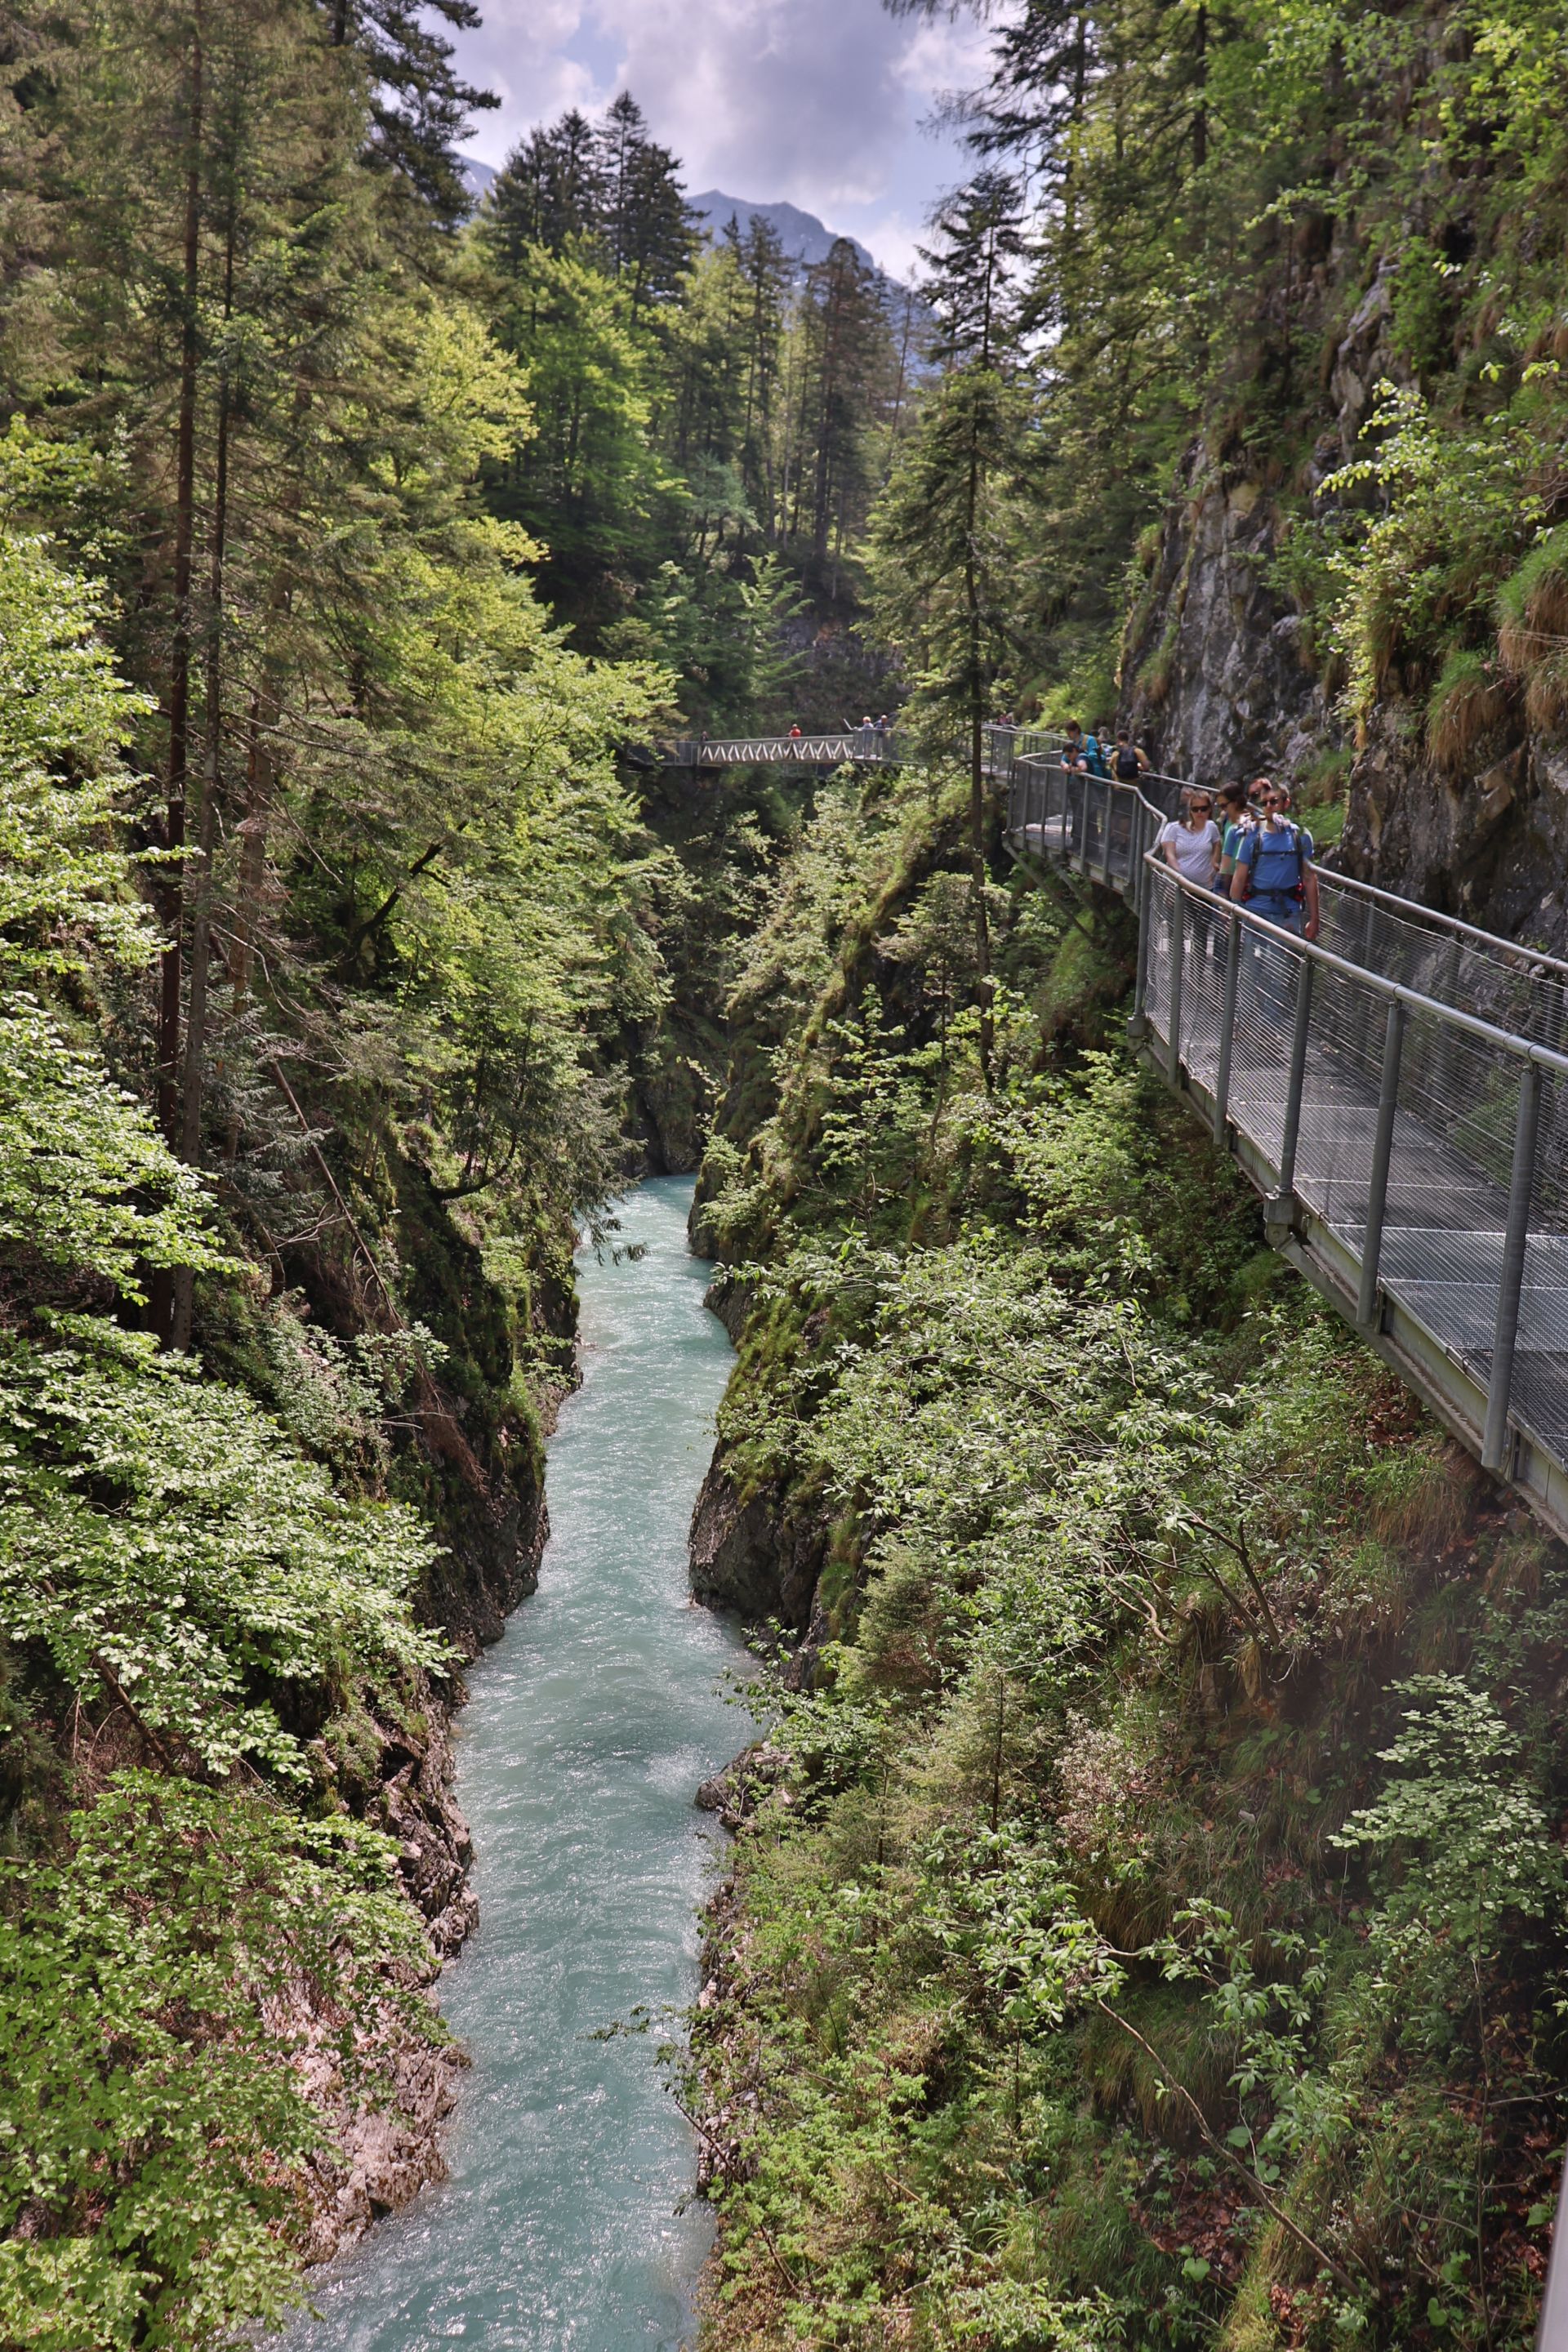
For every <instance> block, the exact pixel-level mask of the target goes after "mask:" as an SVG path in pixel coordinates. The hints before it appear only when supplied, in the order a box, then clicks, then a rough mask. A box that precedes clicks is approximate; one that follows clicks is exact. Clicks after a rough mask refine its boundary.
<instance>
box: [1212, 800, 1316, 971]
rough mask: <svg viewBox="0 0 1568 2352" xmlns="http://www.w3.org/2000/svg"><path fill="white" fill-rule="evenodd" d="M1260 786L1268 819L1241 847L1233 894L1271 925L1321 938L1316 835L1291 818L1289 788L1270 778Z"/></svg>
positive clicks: (1257, 826)
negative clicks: (1314, 864) (1319, 932)
mask: <svg viewBox="0 0 1568 2352" xmlns="http://www.w3.org/2000/svg"><path fill="white" fill-rule="evenodd" d="M1258 782H1260V783H1261V784H1262V786H1263V792H1262V802H1263V819H1262V822H1261V824H1257V825H1255V826H1254V827H1253V829H1252V831H1251V832H1250V833H1247V834H1244V835H1242V837H1241V839H1240V840H1239V841H1238V843H1237V851H1236V871H1235V872H1234V874H1233V875H1232V876H1231V880H1230V895H1231V897H1232V898H1236V899H1238V900H1239V901H1240V902H1241V904H1242V905H1243V906H1245V907H1246V908H1247V909H1248V911H1249V912H1250V913H1252V914H1254V915H1261V916H1262V918H1263V919H1264V921H1265V922H1266V923H1274V924H1277V925H1278V926H1279V929H1280V930H1282V931H1294V932H1295V933H1296V934H1297V935H1298V937H1299V938H1301V939H1308V940H1315V939H1316V938H1317V936H1318V928H1319V920H1320V917H1319V908H1318V876H1317V870H1316V868H1315V867H1314V866H1313V864H1312V858H1313V856H1314V854H1315V851H1314V845H1313V841H1312V836H1311V835H1310V833H1309V832H1308V831H1307V829H1306V827H1305V825H1300V824H1296V823H1295V822H1294V821H1293V819H1292V818H1291V815H1290V787H1289V784H1277V783H1274V782H1271V781H1270V779H1269V778H1268V777H1267V776H1262V777H1260V778H1259V779H1258Z"/></svg>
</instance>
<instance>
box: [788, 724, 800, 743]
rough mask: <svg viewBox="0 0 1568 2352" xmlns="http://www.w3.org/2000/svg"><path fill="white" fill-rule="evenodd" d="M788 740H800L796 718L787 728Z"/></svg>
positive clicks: (793, 741)
mask: <svg viewBox="0 0 1568 2352" xmlns="http://www.w3.org/2000/svg"><path fill="white" fill-rule="evenodd" d="M789 740H790V741H791V742H792V743H798V742H799V741H800V721H799V719H796V721H795V725H794V726H793V727H792V728H791V729H790V730H789Z"/></svg>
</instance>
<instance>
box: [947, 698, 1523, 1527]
mask: <svg viewBox="0 0 1568 2352" xmlns="http://www.w3.org/2000/svg"><path fill="white" fill-rule="evenodd" d="M989 764H990V767H991V770H992V772H993V774H994V776H996V777H997V778H998V779H1000V780H1003V781H1005V782H1006V785H1007V788H1008V802H1007V819H1006V838H1007V843H1008V845H1009V847H1010V848H1011V850H1012V851H1013V853H1014V854H1015V856H1017V857H1019V858H1021V859H1023V860H1025V861H1026V862H1027V861H1031V860H1049V861H1052V862H1055V863H1058V864H1062V865H1066V866H1070V867H1072V868H1073V869H1074V870H1075V871H1077V872H1079V873H1080V874H1083V875H1085V876H1087V877H1089V878H1090V879H1092V880H1094V881H1097V882H1100V883H1102V884H1104V885H1106V886H1107V887H1110V888H1112V889H1115V890H1118V891H1120V892H1121V894H1122V895H1123V896H1124V897H1126V898H1129V899H1131V902H1132V903H1133V905H1134V906H1135V907H1136V908H1137V912H1138V918H1139V929H1138V978H1137V987H1136V995H1135V1000H1134V1018H1133V1030H1134V1034H1135V1035H1136V1036H1138V1037H1139V1038H1140V1039H1141V1040H1142V1045H1143V1050H1144V1051H1145V1053H1146V1054H1147V1055H1149V1056H1150V1057H1151V1058H1152V1060H1153V1061H1154V1063H1155V1065H1156V1066H1157V1067H1158V1068H1159V1070H1160V1071H1161V1073H1162V1075H1163V1076H1164V1078H1165V1080H1166V1082H1167V1083H1168V1084H1169V1085H1170V1086H1171V1087H1173V1088H1175V1089H1177V1090H1178V1091H1180V1092H1182V1093H1184V1095H1185V1096H1186V1097H1188V1098H1189V1100H1190V1101H1191V1103H1192V1104H1193V1106H1194V1109H1196V1110H1198V1111H1199V1112H1200V1113H1201V1115H1202V1117H1203V1118H1205V1121H1206V1122H1208V1123H1209V1125H1210V1126H1211V1127H1212V1129H1213V1132H1214V1135H1215V1140H1216V1142H1218V1143H1219V1144H1221V1145H1222V1147H1224V1148H1226V1149H1228V1150H1232V1151H1234V1152H1235V1153H1236V1155H1237V1159H1238V1160H1239V1161H1240V1163H1241V1165H1242V1166H1243V1168H1244V1169H1245V1170H1246V1171H1247V1174H1248V1176H1249V1177H1250V1178H1251V1179H1252V1181H1254V1183H1256V1184H1257V1185H1258V1189H1259V1190H1260V1192H1262V1193H1263V1196H1264V1201H1265V1214H1266V1220H1267V1223H1268V1231H1269V1234H1270V1237H1271V1239H1273V1240H1274V1241H1275V1242H1276V1244H1277V1245H1278V1246H1279V1247H1280V1248H1281V1249H1282V1250H1283V1251H1284V1252H1285V1254H1286V1255H1288V1256H1289V1258H1290V1259H1291V1260H1292V1261H1293V1263H1295V1264H1296V1265H1298V1266H1300V1269H1301V1271H1302V1272H1303V1273H1305V1274H1306V1275H1307V1276H1309V1277H1310V1279H1311V1280H1312V1281H1313V1282H1314V1283H1315V1284H1316V1285H1317V1286H1318V1287H1319V1289H1320V1290H1321V1291H1322V1292H1323V1293H1324V1294H1325V1295H1326V1296H1327V1297H1329V1298H1330V1299H1331V1300H1332V1302H1333V1303H1334V1305H1335V1306H1336V1307H1339V1308H1340V1309H1341V1311H1342V1313H1343V1314H1344V1315H1345V1316H1346V1317H1347V1318H1348V1319H1349V1320H1350V1321H1352V1322H1353V1323H1354V1324H1355V1325H1356V1326H1357V1327H1358V1328H1360V1329H1361V1330H1362V1331H1363V1332H1364V1333H1365V1334H1366V1336H1367V1338H1368V1339H1370V1340H1371V1341H1372V1343H1373V1345H1374V1346H1375V1347H1376V1348H1377V1349H1379V1351H1380V1352H1381V1353H1382V1354H1383V1355H1384V1358H1385V1359H1386V1360H1388V1361H1389V1362H1390V1363H1391V1364H1393V1365H1394V1368H1395V1369H1396V1370H1398V1371H1399V1372H1400V1373H1401V1375H1402V1376H1403V1377H1404V1378H1405V1380H1407V1381H1409V1382H1410V1384H1411V1385H1412V1386H1413V1387H1414V1388H1415V1389H1416V1390H1417V1391H1419V1393H1420V1394H1421V1395H1422V1396H1423V1397H1424V1398H1425V1399H1426V1402H1428V1403H1429V1404H1430V1405H1431V1406H1432V1408H1433V1410H1434V1411H1435V1412H1436V1413H1437V1414H1438V1416H1439V1417H1440V1418H1441V1419H1442V1420H1443V1421H1444V1422H1445V1423H1447V1426H1448V1427H1449V1428H1450V1429H1451V1430H1452V1431H1453V1432H1454V1433H1455V1434H1456V1435H1457V1436H1458V1437H1459V1438H1460V1439H1462V1440H1463V1442H1464V1443H1465V1444H1467V1445H1468V1446H1469V1447H1470V1448H1471V1450H1472V1451H1473V1452H1475V1453H1476V1454H1479V1456H1480V1459H1481V1460H1482V1462H1483V1463H1484V1464H1485V1465H1486V1466H1487V1467H1488V1468H1489V1469H1491V1470H1495V1471H1497V1472H1499V1473H1500V1475H1503V1476H1504V1477H1506V1478H1508V1479H1510V1481H1511V1482H1512V1483H1513V1484H1514V1485H1515V1486H1518V1487H1519V1488H1520V1490H1521V1492H1522V1493H1523V1494H1524V1495H1525V1496H1527V1497H1528V1498H1529V1500H1530V1501H1531V1504H1532V1505H1533V1506H1534V1507H1535V1508H1536V1509H1537V1510H1538V1511H1539V1512H1540V1514H1541V1515H1542V1517H1544V1518H1545V1519H1546V1520H1547V1521H1548V1522H1549V1523H1550V1524H1551V1525H1552V1527H1553V1528H1556V1529H1557V1531H1558V1532H1559V1533H1560V1534H1563V1535H1564V1536H1568V963H1564V962H1563V961H1560V960H1558V959H1556V958H1553V957H1550V956H1546V955H1539V954H1536V953H1534V952H1533V951H1531V950H1525V949H1521V948H1520V947H1518V946H1517V945H1515V944H1513V943H1512V942H1510V941H1509V940H1500V939H1496V938H1493V937H1491V936H1490V935H1489V934H1488V933H1486V932H1484V931H1480V930H1478V929H1476V928H1475V927H1474V926H1473V925H1470V924H1466V923H1462V922H1459V921H1457V920H1455V919H1452V918H1450V917H1447V916H1442V915H1438V914H1436V913H1435V912H1434V911H1433V910H1432V909H1430V908H1423V907H1420V906H1417V905H1415V904H1414V903H1413V902H1412V901H1410V900H1407V899H1404V898H1398V897H1396V896H1394V894H1393V893H1392V892H1389V891H1384V890H1378V889H1374V888H1373V887H1370V886H1368V885H1367V884H1365V883H1360V882H1354V881H1352V880H1351V879H1350V878H1349V877H1344V876H1340V875H1331V874H1328V873H1324V872H1322V871H1321V869H1320V890H1321V930H1320V935H1319V938H1318V939H1317V940H1316V941H1315V942H1313V943H1309V942H1308V941H1306V940H1301V939H1298V938H1295V937H1293V936H1292V935H1291V934H1290V933H1289V932H1286V931H1281V930H1279V929H1276V928H1275V927H1274V926H1273V925H1272V924H1269V923H1267V922H1265V921H1263V920H1262V919H1260V918H1259V917H1258V916H1257V915H1255V914H1253V913H1252V912H1251V911H1250V910H1248V909H1247V908H1243V907H1240V906H1238V905H1236V904H1235V903H1233V902H1232V901H1231V900H1229V899H1227V898H1220V897H1216V896H1215V894H1214V893H1212V892H1210V891H1207V890H1204V889H1200V888H1198V887H1194V885H1192V884H1189V883H1187V882H1185V881H1184V880H1182V879H1181V878H1180V877H1178V876H1177V875H1176V874H1175V873H1174V872H1173V870H1172V869H1171V868H1170V866H1168V865H1166V864H1165V863H1163V861H1162V860H1161V859H1160V858H1159V857H1157V856H1155V855H1154V854H1153V852H1154V842H1155V838H1156V836H1157V834H1158V832H1159V829H1160V827H1161V825H1162V824H1163V823H1164V822H1165V820H1166V818H1167V816H1169V815H1172V814H1175V811H1176V809H1177V807H1178V804H1179V799H1180V794H1181V793H1182V791H1183V790H1184V785H1183V784H1182V782H1180V781H1179V780H1178V779H1175V778H1172V777H1160V776H1145V777H1143V778H1142V780H1141V781H1140V782H1139V783H1137V784H1130V783H1129V784H1119V783H1115V782H1108V781H1104V780H1102V779H1100V778H1097V777H1093V776H1088V775H1085V774H1083V773H1081V772H1078V771H1075V770H1069V769H1067V768H1064V767H1063V766H1062V764H1061V758H1060V751H1059V748H1058V746H1057V745H1056V744H1055V742H1054V741H1053V740H1051V739H1049V738H1045V737H1042V736H1039V735H1035V736H1029V735H1027V734H1026V733H1024V732H1023V731H1022V730H1004V729H994V730H991V735H990V743H989Z"/></svg>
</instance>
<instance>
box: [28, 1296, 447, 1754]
mask: <svg viewBox="0 0 1568 2352" xmlns="http://www.w3.org/2000/svg"><path fill="white" fill-rule="evenodd" d="M58 1332H59V1338H60V1339H61V1341H62V1342H65V1343H68V1344H61V1345H58V1346H56V1347H54V1348H50V1349H38V1348H35V1347H30V1346H27V1345H26V1344H24V1343H22V1342H20V1341H18V1340H16V1339H14V1338H8V1339H0V1422H3V1424H4V1433H3V1434H0V1627H3V1629H4V1631H5V1633H7V1634H8V1635H9V1636H10V1638H11V1639H12V1640H13V1641H17V1642H29V1641H39V1642H42V1643H45V1644H46V1645H47V1651H48V1654H49V1656H50V1658H51V1659H52V1661H53V1664H54V1666H55V1669H56V1671H57V1672H58V1675H60V1676H61V1677H62V1679H63V1680H64V1681H65V1682H66V1683H67V1684H68V1685H69V1687H70V1688H72V1689H73V1690H74V1691H76V1692H77V1693H78V1694H79V1696H87V1697H89V1699H90V1698H93V1697H97V1696H101V1695H102V1692H103V1689H104V1687H105V1686H107V1688H108V1689H109V1691H110V1693H111V1694H112V1696H114V1697H115V1698H116V1700H118V1701H119V1702H120V1703H121V1704H125V1705H128V1706H130V1707H132V1708H133V1709H134V1712H135V1716H136V1718H137V1720H138V1722H139V1723H140V1724H141V1725H142V1726H143V1727H144V1728H145V1730H146V1732H147V1733H148V1734H149V1735H150V1736H151V1738H153V1741H154V1742H157V1743H159V1744H160V1745H163V1747H164V1748H165V1750H166V1752H167V1751H188V1752H189V1753H190V1754H191V1755H193V1756H195V1758H197V1759H200V1761H201V1763H202V1764H203V1765H204V1766H205V1768H207V1769H216V1770H220V1771H222V1770H227V1769H229V1768H230V1767H231V1766H233V1765H234V1764H235V1763H236V1762H237V1761H238V1760H239V1759H241V1758H251V1759H255V1760H256V1761H258V1762H261V1763H265V1764H266V1765H268V1767H269V1768H270V1769H272V1770H274V1771H276V1772H279V1773H282V1774H283V1775H285V1776H286V1777H289V1778H292V1779H295V1780H298V1779H300V1778H301V1777H302V1776H303V1774H304V1772H305V1765H304V1761H303V1759H302V1755H301V1752H300V1746H299V1742H298V1741H297V1739H296V1738H293V1737H292V1736H291V1735H290V1734H289V1733H287V1732H286V1731H285V1730H284V1728H283V1727H282V1725H281V1723H280V1722H279V1717H278V1713H277V1711H276V1709H275V1707H274V1706H273V1705H272V1704H270V1703H269V1702H268V1699H267V1697H266V1696H264V1694H265V1692H266V1689H267V1686H268V1684H269V1683H280V1684H281V1683H289V1684H295V1685H315V1686H317V1687H318V1689H319V1691H320V1694H321V1698H322V1699H323V1700H324V1699H325V1698H326V1696H328V1694H329V1693H330V1692H331V1691H333V1690H336V1691H338V1692H343V1691H345V1690H346V1689H347V1688H348V1687H349V1686H351V1685H353V1681H354V1680H355V1678H356V1677H362V1676H363V1677H374V1676H378V1675H391V1674H396V1673H399V1672H402V1673H409V1672H413V1671H415V1670H416V1669H418V1668H420V1667H427V1666H433V1665H437V1664H440V1663H442V1662H443V1661H444V1660H445V1658H446V1657H447V1649H446V1645H445V1643H443V1642H441V1641H440V1640H439V1639H437V1637H436V1636H434V1635H432V1634H429V1633H423V1632H420V1631H419V1630H418V1629H416V1626H415V1624H414V1622H413V1621H412V1618H411V1616H410V1614H409V1607H408V1601H409V1596H410V1594H411V1593H412V1592H413V1591H415V1590H416V1587H417V1584H418V1581H419V1579H420V1577H421V1575H422V1574H423V1572H424V1570H426V1568H427V1567H428V1566H429V1564H430V1562H431V1560H432V1559H434V1558H435V1557H436V1552H437V1547H436V1546H435V1545H434V1544H433V1543H432V1542H431V1540H430V1538H429V1537H428V1536H427V1534H426V1532H425V1530H424V1528H423V1527H422V1525H421V1523H420V1521H419V1520H418V1519H417V1518H416V1516H415V1514H414V1513H413V1512H412V1511H410V1510H407V1509H405V1507H402V1506H400V1505H395V1504H385V1503H363V1502H349V1501H346V1500H344V1499H343V1498H342V1496H339V1495H337V1494H336V1493H334V1491H333V1489H332V1486H331V1480H330V1479H329V1477H328V1476H327V1474H326V1473H325V1471H323V1470H321V1469H320V1468H318V1467H317V1466H316V1465H314V1464H312V1463H309V1462H305V1461H302V1460H301V1459H300V1456H299V1455H298V1454H296V1453H295V1452H294V1451H293V1449H292V1448H291V1447H290V1445H289V1443H288V1441H287V1440H286V1438H285V1437H284V1435H283V1433H282V1432H281V1431H280V1430H279V1428H278V1426H277V1424H276V1423H273V1422H271V1421H269V1420H268V1418H267V1416H266V1415H265V1414H264V1413H262V1412H259V1411H258V1408H257V1407H256V1405H255V1404H253V1403H252V1402H250V1400H249V1399H248V1398H247V1397H246V1396H245V1395H243V1394H242V1393H241V1392H240V1391H237V1390H235V1389H231V1388H226V1387H224V1386H222V1385H221V1384H220V1383H218V1382H216V1381H206V1380H203V1379H202V1378H201V1377H200V1371H199V1367H198V1366H196V1365H195V1364H193V1363H192V1362H191V1361H190V1360H188V1359H184V1358H174V1357H168V1356H160V1355H158V1354H157V1353H156V1351H155V1348H154V1343H153V1340H152V1339H150V1338H146V1337H142V1336H136V1335H132V1334H128V1333H125V1332H122V1331H120V1330H118V1329H116V1328H114V1327H113V1326H112V1325H110V1324H104V1323H99V1322H93V1321H89V1320H87V1319H86V1318H60V1322H59V1325H58Z"/></svg>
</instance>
